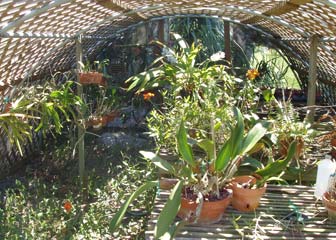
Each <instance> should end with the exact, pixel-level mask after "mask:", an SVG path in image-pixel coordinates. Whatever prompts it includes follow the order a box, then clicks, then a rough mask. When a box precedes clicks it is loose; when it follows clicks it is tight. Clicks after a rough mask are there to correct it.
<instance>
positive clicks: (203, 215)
mask: <svg viewBox="0 0 336 240" xmlns="http://www.w3.org/2000/svg"><path fill="white" fill-rule="evenodd" d="M231 198H232V191H231V190H230V189H224V192H223V199H221V200H215V201H204V202H203V206H202V209H201V212H200V214H199V216H198V217H197V216H196V209H197V206H198V203H196V200H193V199H188V198H185V197H182V198H181V207H180V210H179V212H178V213H177V216H178V217H180V218H182V219H186V220H187V221H189V222H190V223H200V224H212V223H216V222H219V221H220V220H221V219H222V217H223V215H224V212H225V209H226V208H227V206H228V205H229V204H230V202H231Z"/></svg>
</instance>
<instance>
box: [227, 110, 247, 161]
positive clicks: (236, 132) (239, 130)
mask: <svg viewBox="0 0 336 240" xmlns="http://www.w3.org/2000/svg"><path fill="white" fill-rule="evenodd" d="M233 112H234V115H235V116H236V120H237V123H236V125H235V127H234V128H233V130H232V131H231V136H230V143H231V149H232V150H231V153H230V154H231V158H235V157H236V156H237V154H239V152H240V148H241V146H242V142H243V138H244V119H243V116H242V114H241V112H240V110H239V109H238V108H237V107H234V108H233Z"/></svg>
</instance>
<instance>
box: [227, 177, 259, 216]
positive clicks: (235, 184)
mask: <svg viewBox="0 0 336 240" xmlns="http://www.w3.org/2000/svg"><path fill="white" fill-rule="evenodd" d="M256 181H257V179H256V178H255V177H253V176H239V177H236V178H234V179H233V180H232V182H231V189H232V191H233V197H232V206H233V207H234V208H235V209H237V210H239V211H242V212H251V211H254V210H255V209H256V208H257V207H258V206H259V202H260V199H261V197H262V195H263V194H264V193H265V191H266V184H265V186H264V187H262V188H256V189H250V188H248V187H244V186H247V185H248V183H250V184H255V183H256Z"/></svg>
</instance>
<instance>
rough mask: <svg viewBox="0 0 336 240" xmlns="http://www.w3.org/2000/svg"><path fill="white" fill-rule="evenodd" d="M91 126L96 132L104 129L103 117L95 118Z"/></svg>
mask: <svg viewBox="0 0 336 240" xmlns="http://www.w3.org/2000/svg"><path fill="white" fill-rule="evenodd" d="M91 124H92V125H91V126H92V128H93V129H95V130H99V129H101V128H102V127H103V117H94V118H92V120H91Z"/></svg>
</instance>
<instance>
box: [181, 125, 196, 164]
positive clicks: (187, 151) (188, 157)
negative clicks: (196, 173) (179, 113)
mask: <svg viewBox="0 0 336 240" xmlns="http://www.w3.org/2000/svg"><path fill="white" fill-rule="evenodd" d="M176 140H177V148H178V150H179V153H180V154H181V156H182V159H183V160H184V161H185V162H186V163H188V164H189V165H190V166H191V167H195V166H196V163H195V161H194V157H193V153H192V150H191V147H190V146H189V144H188V141H187V132H186V129H185V127H184V123H183V121H182V122H181V124H180V127H179V130H178V132H177V136H176Z"/></svg>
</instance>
